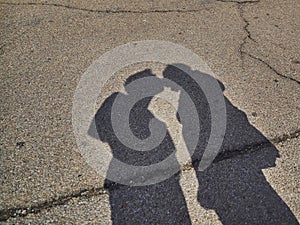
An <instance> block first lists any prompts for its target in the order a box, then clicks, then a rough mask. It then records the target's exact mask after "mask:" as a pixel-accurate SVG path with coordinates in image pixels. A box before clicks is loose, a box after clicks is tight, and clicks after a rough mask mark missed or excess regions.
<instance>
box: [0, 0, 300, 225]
mask: <svg viewBox="0 0 300 225" xmlns="http://www.w3.org/2000/svg"><path fill="white" fill-rule="evenodd" d="M0 10H1V14H0V15H1V25H0V29H1V32H0V35H1V42H0V59H1V68H0V71H1V72H0V74H1V88H0V93H1V109H0V110H1V111H0V112H1V114H0V115H1V141H0V149H1V158H0V165H1V166H0V169H1V178H0V181H1V193H0V210H1V211H0V217H1V218H0V219H1V221H2V222H3V223H4V224H47V223H49V224H111V223H112V221H113V222H114V223H115V224H135V223H136V224H138V222H137V221H136V220H140V221H143V222H144V223H145V224H146V223H147V222H148V224H155V223H158V222H161V223H162V221H163V222H164V224H189V223H190V222H191V223H192V224H222V223H223V224H246V222H250V224H262V223H263V224H284V222H286V224H297V223H298V222H297V220H299V219H300V209H299V201H300V196H299V188H300V187H299V185H300V181H299V161H300V160H299V146H300V137H299V134H300V113H299V110H300V97H299V93H300V55H299V52H300V45H299V38H300V29H299V21H300V13H299V12H300V2H299V1H297V0H286V1H280V0H276V1H273V0H253V1H242V0H241V1H238V0H236V1H226V0H219V1H218V0H206V1H202V0H199V1H194V0H193V1H192V0H187V1H184V2H182V1H177V0H174V1H171V2H170V1H167V0H164V1H155V0H154V1H146V0H144V1H129V0H128V1H127V0H126V1H122V2H119V1H107V0H104V1H101V3H98V2H97V1H93V0H91V1H89V0H88V1H84V2H77V1H75V0H71V1H59V0H57V1H3V0H1V1H0ZM149 39H150V40H165V41H171V42H174V43H177V44H181V45H183V46H185V47H187V48H190V49H191V50H193V51H194V52H195V53H197V54H198V55H199V56H200V57H201V58H202V59H203V60H204V61H205V62H206V63H207V64H208V65H209V66H210V68H211V69H212V70H213V71H214V73H215V74H216V75H217V77H218V79H219V80H220V81H221V82H222V83H223V84H224V86H225V90H224V95H225V96H226V98H227V99H228V102H230V104H231V105H232V106H235V107H237V108H236V110H240V111H241V112H243V113H245V116H247V119H248V120H249V124H251V125H252V126H253V127H255V128H256V130H257V131H259V132H260V135H263V136H264V137H265V138H266V140H267V141H264V140H263V141H262V142H261V140H260V141H259V142H257V143H253V142H252V141H251V142H250V140H249V143H243V144H241V143H240V142H236V143H235V142H234V143H232V142H230V143H229V145H228V146H229V148H231V149H235V150H237V151H233V152H232V153H230V154H228V155H225V156H226V157H225V156H223V157H220V158H219V159H218V160H217V162H215V164H214V165H213V166H212V168H211V169H210V170H208V171H206V172H205V173H204V174H199V173H196V174H194V169H193V168H192V167H187V168H185V169H184V170H183V171H182V174H181V182H180V186H181V189H182V190H183V192H184V193H183V194H182V193H181V192H180V193H179V192H178V193H179V194H178V196H184V198H183V197H182V198H181V197H180V198H179V197H178V196H176V195H174V193H176V191H178V189H176V188H175V189H173V190H171V191H168V189H166V188H167V187H170V186H169V185H170V184H171V185H173V183H170V182H171V181H170V182H169V181H166V182H167V183H165V184H164V183H162V184H161V186H160V187H159V186H156V187H154V188H151V187H148V188H145V189H138V190H136V189H130V188H129V189H126V187H117V188H115V189H111V188H109V189H108V190H107V189H105V188H104V179H103V178H101V177H99V176H97V174H96V172H95V171H94V170H93V169H92V168H90V167H89V166H88V165H87V164H86V163H85V161H84V160H83V159H82V157H81V155H80V154H79V153H78V152H77V151H76V150H77V146H76V143H75V139H74V136H73V130H72V99H73V94H74V91H75V89H76V85H77V83H78V82H79V80H80V77H81V76H82V74H83V72H84V71H85V69H86V68H87V67H88V66H89V65H90V64H91V63H92V62H93V61H94V60H96V59H97V58H98V57H99V56H100V55H102V54H103V53H105V52H107V51H109V50H111V49H113V48H114V47H117V46H119V45H121V44H125V43H128V42H131V41H139V40H149ZM232 115H233V114H232ZM244 119H245V118H244ZM248 120H247V121H248ZM247 123H248V122H247ZM245 149H246V150H247V151H243V150H245ZM270 149H271V150H270ZM274 149H276V151H278V153H279V154H280V157H277V156H276V157H277V158H276V157H273V158H272V159H270V161H269V162H267V163H266V165H265V167H264V168H259V169H257V167H255V169H251V170H249V168H250V167H251V166H253V165H256V162H257V161H259V162H262V161H264V160H265V159H266V158H269V156H270V155H269V154H268V152H274V151H273V150H274ZM248 150H249V151H248ZM245 152H246V154H245ZM247 152H249V153H247ZM250 152H251V153H250ZM264 154H265V155H264ZM275 158H276V166H274V165H271V164H272V163H273V164H274V163H275ZM267 164H268V165H267ZM251 168H252V167H251ZM176 179H179V177H176V176H175V177H174V182H175V181H176ZM172 182H173V181H172ZM175 183H176V184H175ZM175 183H174V185H173V186H171V187H177V186H176V185H177V184H178V182H177V181H176V182H175ZM162 190H163V191H162ZM195 190H196V192H195ZM172 191H173V192H172ZM109 192H111V193H110V194H109ZM147 193H148V194H149V193H152V195H151V194H149V195H147ZM153 193H154V194H153ZM160 193H161V194H160ZM189 193H190V194H189ZM125 194H126V195H127V196H126V195H125ZM140 195H141V196H140ZM149 196H150V197H149ZM270 196H271V197H270ZM152 197H153V198H152ZM242 198H244V199H243V200H242ZM166 199H168V201H166ZM132 200H135V202H134V201H132ZM149 201H152V202H153V205H152V206H151V207H150V208H147V207H143V206H145V205H146V206H147V204H148V203H149ZM132 202H133V203H132ZM225 203H226V204H225ZM138 204H140V205H138ZM185 204H186V205H185ZM199 205H201V207H200V206H199ZM178 207H179V208H178ZM180 207H181V208H180ZM239 208H240V209H239ZM152 209H153V211H150V212H148V211H149V210H152ZM238 209H239V210H238ZM160 212H161V213H160ZM177 212H178V213H177ZM187 212H188V213H187ZM151 213H152V214H151ZM167 214H168V215H169V216H165V218H161V217H163V215H167ZM118 215H120V216H118ZM145 218H146V219H147V218H148V219H149V220H148V221H145ZM166 218H167V219H166ZM142 219H144V220H142ZM181 220H183V221H181Z"/></svg>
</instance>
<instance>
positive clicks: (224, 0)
mask: <svg viewBox="0 0 300 225" xmlns="http://www.w3.org/2000/svg"><path fill="white" fill-rule="evenodd" d="M217 1H219V2H225V3H226V2H230V3H235V4H237V7H238V10H239V13H240V17H241V18H242V20H243V22H244V24H245V25H244V26H243V30H244V31H245V32H246V34H247V35H246V36H245V37H244V38H243V41H242V43H241V44H240V46H239V53H240V56H241V60H242V68H244V56H245V55H247V56H249V57H250V58H252V59H255V60H257V61H259V62H261V63H263V64H264V65H266V66H267V67H268V68H269V69H270V70H272V71H273V72H274V73H275V74H276V75H278V76H281V77H282V78H285V79H289V80H291V81H293V82H296V83H297V84H300V81H299V80H297V79H294V78H292V77H289V76H286V75H284V74H282V73H280V72H279V71H278V70H276V69H275V68H274V67H273V66H271V65H270V64H269V63H267V62H266V61H265V60H263V59H261V58H259V57H255V56H254V55H252V54H250V53H248V52H247V51H246V50H244V48H245V45H246V44H247V40H251V41H253V42H255V43H257V41H256V40H255V39H254V38H253V37H252V35H251V32H250V30H249V29H248V27H249V26H250V22H249V21H248V20H247V19H246V17H245V16H244V8H243V6H244V5H246V4H253V3H259V2H260V0H257V1H241V2H239V1H231V0H229V1H226V0H217Z"/></svg>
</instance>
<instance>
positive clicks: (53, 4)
mask: <svg viewBox="0 0 300 225" xmlns="http://www.w3.org/2000/svg"><path fill="white" fill-rule="evenodd" d="M0 4H1V5H15V6H21V5H28V6H53V7H59V8H65V9H71V10H80V11H85V12H90V13H103V14H123V13H129V14H131V13H132V14H143V13H145V14H146V13H191V12H200V11H202V10H203V9H165V10H164V9H162V10H159V9H153V10H122V9H104V10H97V9H86V8H80V7H76V6H71V5H64V4H58V3H47V2H41V3H35V2H27V3H12V2H0Z"/></svg>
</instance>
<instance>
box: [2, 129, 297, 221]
mask: <svg viewBox="0 0 300 225" xmlns="http://www.w3.org/2000/svg"><path fill="white" fill-rule="evenodd" d="M299 136H300V129H298V130H296V131H294V132H291V133H288V134H283V135H281V136H279V137H276V138H274V139H272V140H270V142H269V141H266V142H261V143H255V144H252V145H246V146H244V147H242V148H241V149H239V150H233V151H230V152H227V153H226V154H221V155H219V156H218V157H217V158H216V159H215V161H214V163H218V162H221V161H223V160H226V159H229V158H230V159H232V158H236V157H240V156H243V155H247V154H251V153H254V152H257V151H259V150H261V148H264V147H271V146H273V144H278V143H282V142H285V141H287V140H291V139H294V138H297V137H299ZM272 143H273V144H272ZM225 152H226V151H225ZM199 161H200V160H194V161H193V162H190V163H188V164H186V165H185V166H184V167H183V168H182V170H181V171H189V170H192V169H193V168H194V166H193V165H195V164H196V163H198V162H199ZM116 189H117V188H116ZM105 194H109V193H108V191H107V190H106V189H105V188H104V187H99V188H92V189H83V190H79V191H75V192H72V193H71V194H68V195H63V196H60V197H58V198H56V199H51V200H47V201H44V202H42V203H38V204H36V205H32V206H20V207H15V208H9V209H5V210H1V211H0V221H6V220H8V219H9V218H12V217H25V216H27V215H28V214H38V213H39V212H41V211H42V210H44V209H50V208H53V207H56V206H60V205H63V204H65V203H68V202H69V201H70V200H72V199H73V198H80V199H82V198H91V197H93V196H100V195H105Z"/></svg>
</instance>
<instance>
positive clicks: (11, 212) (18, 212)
mask: <svg viewBox="0 0 300 225" xmlns="http://www.w3.org/2000/svg"><path fill="white" fill-rule="evenodd" d="M104 194H107V190H105V189H104V188H103V187H100V188H92V189H82V190H79V191H75V192H72V193H71V194H69V195H63V196H60V197H58V198H55V199H51V200H46V201H44V202H42V203H38V204H36V205H32V206H20V207H15V208H9V209H4V210H0V221H6V220H8V219H9V218H11V217H25V216H27V215H28V214H37V213H39V212H40V211H42V210H43V209H49V208H53V207H55V206H60V205H63V204H65V203H67V202H69V201H70V200H71V199H73V198H90V197H92V196H99V195H104Z"/></svg>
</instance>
